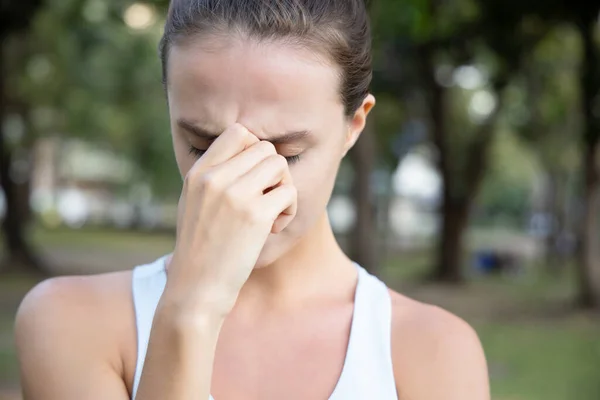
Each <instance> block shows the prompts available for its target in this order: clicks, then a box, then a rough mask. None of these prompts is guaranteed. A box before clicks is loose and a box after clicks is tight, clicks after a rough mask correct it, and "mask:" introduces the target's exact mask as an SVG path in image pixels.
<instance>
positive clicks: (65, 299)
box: [16, 0, 489, 400]
mask: <svg viewBox="0 0 600 400" xmlns="http://www.w3.org/2000/svg"><path fill="white" fill-rule="evenodd" d="M161 57H162V63H163V76H164V81H165V87H166V91H167V97H168V106H169V112H170V117H171V134H172V137H173V146H174V150H175V155H176V159H177V165H178V167H179V170H180V172H181V175H182V177H184V184H183V190H182V194H181V199H180V204H179V218H178V226H177V240H176V245H175V249H174V251H173V253H172V254H171V255H169V256H165V257H163V258H161V259H159V260H157V261H155V262H154V263H151V264H148V265H144V266H139V267H137V268H135V270H134V271H133V272H131V271H127V272H120V273H113V274H105V275H99V276H92V277H67V278H57V279H52V280H49V281H47V282H44V283H42V284H41V285H39V286H37V287H36V288H35V289H33V290H32V291H31V293H29V294H28V296H27V297H26V298H25V300H24V301H23V304H22V305H21V308H20V310H19V313H18V317H17V327H16V335H17V342H18V352H19V359H20V362H21V369H22V384H23V390H24V393H25V399H26V400H42V399H43V400H70V399H77V400H95V399H98V400H100V399H102V400H105V399H111V400H120V399H122V400H125V399H136V400H159V399H160V400H164V399H169V400H184V399H185V400H188V399H208V398H211V399H212V398H213V397H212V396H214V399H216V400H238V399H244V400H246V399H248V400H253V399H265V400H271V399H292V400H293V399H302V400H304V399H328V398H330V399H333V400H347V399H348V400H353V399H366V400H391V399H411V400H440V399H444V400H453V399H455V400H459V399H460V400H485V399H488V398H489V394H488V383H487V370H486V363H485V359H484V356H483V352H482V350H481V346H480V344H479V341H478V339H477V336H476V335H475V333H474V332H473V330H472V329H471V328H470V327H468V325H467V324H466V323H464V322H463V321H461V320H460V319H458V318H456V317H454V316H452V315H450V314H448V313H446V312H445V311H442V310H440V309H438V308H435V307H432V306H428V305H424V304H421V303H418V302H416V301H413V300H410V299H408V298H406V297H404V296H402V295H400V294H398V293H395V292H393V291H391V290H389V289H387V288H386V287H385V285H384V284H383V283H381V282H380V281H379V280H377V278H375V277H373V276H371V275H369V274H368V273H367V272H366V271H365V270H363V269H362V268H361V267H359V266H358V265H356V264H354V263H353V262H352V261H350V260H349V259H348V258H347V257H346V256H345V255H344V254H343V253H342V251H341V250H340V248H339V247H338V245H337V243H336V241H335V239H334V235H333V234H332V230H331V227H330V225H329V222H328V218H327V214H326V204H327V202H328V200H329V197H330V195H331V192H332V188H333V184H334V180H335V176H336V173H337V170H338V167H339V165H340V161H341V159H342V158H343V157H344V155H345V154H346V152H347V151H348V150H349V149H350V148H351V147H352V146H353V145H354V143H355V142H356V140H357V139H358V137H359V135H360V133H361V131H362V130H363V128H364V126H365V121H366V118H367V115H368V114H369V111H370V110H371V108H372V107H373V106H374V104H375V99H374V97H373V96H372V95H370V94H369V92H368V87H369V83H370V78H371V55H370V33H369V27H368V18H367V15H366V11H365V6H364V3H363V0H279V1H274V0H175V1H173V3H172V4H171V7H170V10H169V14H168V18H167V22H166V27H165V33H164V37H163V40H162V42H161ZM211 394H212V396H211Z"/></svg>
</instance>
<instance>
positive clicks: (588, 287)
mask: <svg viewBox="0 0 600 400" xmlns="http://www.w3.org/2000/svg"><path fill="white" fill-rule="evenodd" d="M597 153H598V149H597V148H590V149H588V150H587V151H586V153H585V158H584V171H585V172H584V173H585V192H584V199H583V202H584V207H583V221H582V224H581V225H582V226H581V233H580V234H581V238H580V240H579V242H580V248H579V251H580V254H579V260H578V263H577V264H578V268H577V270H578V274H577V277H578V282H579V297H578V299H577V302H578V304H579V305H580V306H581V307H583V308H595V307H597V306H598V305H600V304H599V301H600V296H599V294H598V279H597V276H596V275H597V274H598V269H599V265H598V255H597V250H596V248H597V246H598V243H599V238H598V215H599V212H600V207H599V206H598V196H599V194H600V185H599V183H600V182H599V179H598V171H597V170H596V169H597V161H596V158H597V157H596V154H597Z"/></svg>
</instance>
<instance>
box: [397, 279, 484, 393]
mask: <svg viewBox="0 0 600 400" xmlns="http://www.w3.org/2000/svg"><path fill="white" fill-rule="evenodd" d="M390 294H391V298H392V358H393V364H394V375H395V378H396V386H397V388H398V394H399V397H400V398H403V397H404V398H411V399H413V398H414V399H419V400H429V399H432V400H433V399H441V398H443V399H446V400H454V399H457V400H458V399H461V400H489V398H490V394H489V384H488V371H487V365H486V360H485V355H484V352H483V349H482V347H481V343H480V341H479V338H478V336H477V333H476V332H475V330H474V329H473V328H472V327H471V326H470V325H469V324H468V323H466V322H465V321H464V320H462V319H461V318H459V317H457V316H455V315H453V314H451V313H449V312H448V311H445V310H443V309H441V308H439V307H437V306H432V305H429V304H424V303H421V302H418V301H415V300H413V299H410V298H408V297H406V296H403V295H401V294H399V293H396V292H394V291H391V290H390Z"/></svg>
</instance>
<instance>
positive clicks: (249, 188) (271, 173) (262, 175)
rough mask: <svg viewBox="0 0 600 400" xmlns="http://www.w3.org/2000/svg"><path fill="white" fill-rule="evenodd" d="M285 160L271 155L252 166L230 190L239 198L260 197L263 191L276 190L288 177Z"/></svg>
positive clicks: (276, 155)
mask: <svg viewBox="0 0 600 400" xmlns="http://www.w3.org/2000/svg"><path fill="white" fill-rule="evenodd" d="M288 171H289V168H288V163H287V160H286V159H285V158H284V157H282V156H280V155H279V154H275V155H271V156H269V157H267V158H265V159H264V160H263V161H261V162H260V163H259V164H257V165H256V166H254V167H253V168H252V169H250V171H248V172H247V173H246V174H244V175H243V176H242V177H240V178H239V179H238V180H237V181H236V182H235V183H234V185H235V187H232V188H231V190H232V191H233V192H234V193H237V194H239V195H240V196H256V195H262V194H264V193H265V191H267V190H270V189H273V188H276V187H278V186H280V185H281V184H284V183H290V182H289V178H287V180H288V182H283V180H284V179H286V177H287V176H288V175H289V172H288Z"/></svg>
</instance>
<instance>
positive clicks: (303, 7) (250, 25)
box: [159, 0, 372, 116]
mask: <svg viewBox="0 0 600 400" xmlns="http://www.w3.org/2000/svg"><path fill="white" fill-rule="evenodd" d="M232 32H234V33H239V34H242V35H245V36H247V37H249V38H253V39H258V40H261V41H269V40H271V41H283V42H289V43H293V44H295V45H300V46H304V47H306V48H309V49H311V50H313V51H317V52H320V53H321V54H322V55H324V56H326V57H328V60H329V61H330V62H332V63H333V64H334V65H336V66H337V67H338V68H339V72H340V78H341V88H340V95H341V100H342V103H343V105H344V108H345V113H346V115H347V116H351V115H353V114H354V112H355V111H356V110H357V109H358V108H359V107H360V105H361V104H362V101H363V100H364V98H365V97H366V96H367V94H368V92H369V85H370V83H371V76H372V67H371V32H370V27H369V18H368V15H367V10H366V6H365V0H172V1H171V4H170V7H169V13H168V15H167V21H166V24H165V30H164V35H163V37H162V39H161V42H160V47H159V50H160V58H161V62H162V69H163V82H164V83H165V84H166V83H167V78H168V58H169V51H170V49H171V47H172V46H175V45H177V44H180V43H182V42H184V41H185V40H189V39H192V38H194V37H196V36H198V35H206V34H209V35H210V34H217V35H218V34H228V33H232Z"/></svg>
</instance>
